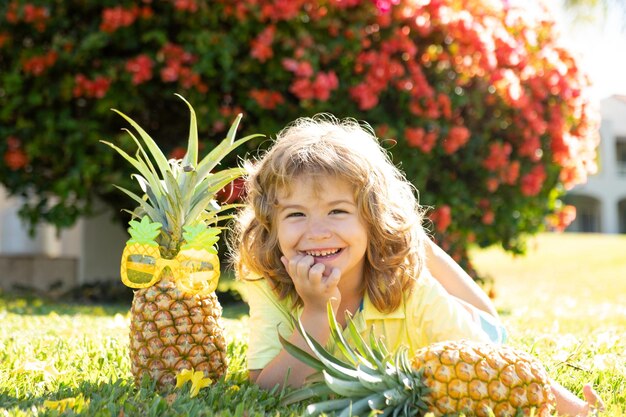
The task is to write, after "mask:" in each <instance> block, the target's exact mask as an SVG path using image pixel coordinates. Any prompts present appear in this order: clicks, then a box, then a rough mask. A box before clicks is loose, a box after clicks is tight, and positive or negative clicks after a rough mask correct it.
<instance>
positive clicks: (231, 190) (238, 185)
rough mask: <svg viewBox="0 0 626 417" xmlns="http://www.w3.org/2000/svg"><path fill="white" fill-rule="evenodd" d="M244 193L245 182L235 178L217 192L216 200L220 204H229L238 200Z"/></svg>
mask: <svg viewBox="0 0 626 417" xmlns="http://www.w3.org/2000/svg"><path fill="white" fill-rule="evenodd" d="M244 192H245V181H244V180H243V179H241V178H236V179H234V180H233V181H232V182H230V183H229V184H228V185H227V186H225V187H224V188H222V189H221V190H219V191H218V192H217V195H216V197H217V200H218V201H219V202H221V203H222V204H231V203H234V202H235V201H237V200H239V199H240V198H241V197H242V196H243V194H244Z"/></svg>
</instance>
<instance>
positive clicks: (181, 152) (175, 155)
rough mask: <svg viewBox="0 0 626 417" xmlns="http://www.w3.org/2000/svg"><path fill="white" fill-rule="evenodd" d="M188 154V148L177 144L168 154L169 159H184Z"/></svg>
mask: <svg viewBox="0 0 626 417" xmlns="http://www.w3.org/2000/svg"><path fill="white" fill-rule="evenodd" d="M185 155H187V149H185V148H183V147H182V146H177V147H175V148H174V149H172V150H171V151H170V153H169V155H168V158H169V159H183V158H184V157H185Z"/></svg>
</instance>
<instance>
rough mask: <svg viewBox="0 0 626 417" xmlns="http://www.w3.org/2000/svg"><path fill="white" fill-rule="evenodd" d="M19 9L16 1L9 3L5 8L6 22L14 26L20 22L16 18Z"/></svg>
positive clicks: (17, 17)
mask: <svg viewBox="0 0 626 417" xmlns="http://www.w3.org/2000/svg"><path fill="white" fill-rule="evenodd" d="M19 7H20V5H19V3H18V2H17V1H12V2H11V3H9V7H7V12H6V14H5V17H6V19H7V22H9V23H11V24H16V23H17V22H19V21H20V19H19V16H18V13H19Z"/></svg>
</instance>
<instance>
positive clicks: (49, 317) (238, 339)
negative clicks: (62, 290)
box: [0, 234, 626, 417]
mask: <svg viewBox="0 0 626 417" xmlns="http://www.w3.org/2000/svg"><path fill="white" fill-rule="evenodd" d="M625 249H626V237H624V236H620V237H615V236H595V235H571V234H566V235H552V234H544V235H540V236H539V237H537V238H533V239H532V240H531V245H530V247H529V253H528V255H527V256H526V257H519V258H512V257H511V256H509V255H506V254H504V253H502V252H501V251H498V250H485V251H474V252H473V259H474V263H475V266H476V267H477V269H478V270H479V271H480V272H481V273H483V274H487V275H491V276H492V277H493V278H494V282H495V286H494V290H495V292H496V293H497V297H496V299H495V303H496V305H497V307H498V309H499V311H500V312H501V314H502V317H503V320H504V321H505V323H506V325H507V327H508V328H509V332H510V344H512V345H514V346H517V347H520V348H522V349H524V350H527V351H530V352H532V353H533V354H535V355H537V356H539V357H540V358H541V359H542V361H543V362H544V363H545V364H546V365H547V367H548V369H549V371H550V374H551V375H552V376H553V377H554V378H555V379H556V380H558V381H559V382H561V383H562V384H563V385H565V386H566V387H568V388H570V389H571V390H572V391H574V392H576V393H579V391H580V389H581V387H582V385H583V384H584V383H586V382H591V383H593V384H594V385H595V387H596V388H597V389H598V391H599V392H600V393H601V394H602V397H603V398H604V399H605V402H606V403H607V406H608V413H607V414H606V415H607V416H621V415H624V414H626V394H625V393H626V365H625V364H626V356H625V352H626V256H624V253H625V252H626V251H625ZM128 308H129V306H127V305H120V306H86V305H75V304H65V303H55V302H51V301H45V300H42V299H39V298H29V297H16V296H9V295H7V294H4V295H0V323H1V325H0V416H39V415H41V416H54V415H58V411H56V410H53V409H50V408H48V407H45V406H44V402H45V401H46V400H61V399H64V398H75V399H76V400H75V404H74V407H73V408H72V409H68V410H67V411H66V412H65V415H74V414H79V415H90V416H113V417H116V416H188V415H189V416H201V415H205V416H265V415H269V416H279V415H280V416H299V415H301V414H302V411H303V410H302V407H300V408H297V407H296V408H285V407H280V406H279V404H278V402H279V399H280V395H281V393H280V392H270V393H268V392H264V391H261V390H259V389H258V388H256V387H255V386H252V385H250V384H249V383H248V382H247V381H246V371H245V350H246V344H245V341H246V333H247V331H248V330H247V316H246V314H245V313H246V309H245V307H242V306H233V307H228V308H226V309H225V312H224V316H225V327H226V337H227V338H228V340H229V348H228V354H229V357H230V361H231V364H230V368H229V372H228V374H227V376H226V377H225V378H224V379H223V380H221V381H218V383H217V384H216V385H215V386H213V387H212V388H205V389H203V390H201V391H200V393H199V394H198V396H197V397H195V398H189V395H188V392H189V389H188V387H184V388H183V389H182V390H172V391H170V392H165V393H161V394H158V393H155V391H154V389H153V388H152V387H151V386H150V385H149V384H144V385H142V386H141V387H139V388H136V387H135V386H134V384H133V383H132V379H131V375H130V365H129V359H128V320H129V318H128V317H129V316H128Z"/></svg>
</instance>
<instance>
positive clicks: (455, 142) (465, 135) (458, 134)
mask: <svg viewBox="0 0 626 417" xmlns="http://www.w3.org/2000/svg"><path fill="white" fill-rule="evenodd" d="M469 138H470V132H469V130H467V128H466V127H465V126H453V127H452V128H451V129H450V131H449V132H448V136H447V137H446V138H445V139H444V140H443V150H444V151H445V152H446V153H447V154H448V155H450V154H453V153H454V152H456V151H457V150H458V149H459V148H460V147H462V146H463V145H465V144H466V143H467V141H468V140H469Z"/></svg>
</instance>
